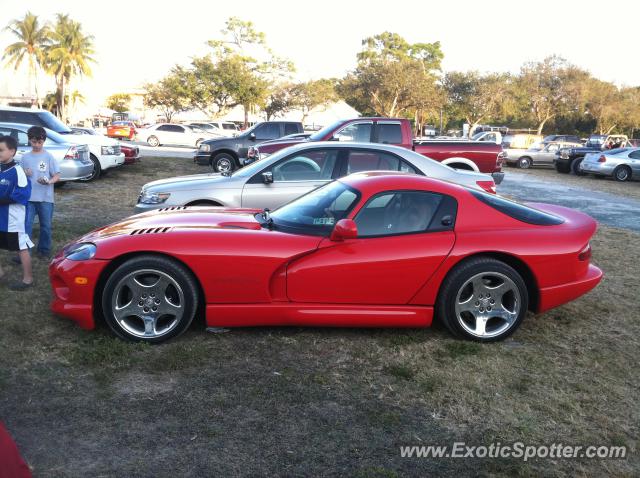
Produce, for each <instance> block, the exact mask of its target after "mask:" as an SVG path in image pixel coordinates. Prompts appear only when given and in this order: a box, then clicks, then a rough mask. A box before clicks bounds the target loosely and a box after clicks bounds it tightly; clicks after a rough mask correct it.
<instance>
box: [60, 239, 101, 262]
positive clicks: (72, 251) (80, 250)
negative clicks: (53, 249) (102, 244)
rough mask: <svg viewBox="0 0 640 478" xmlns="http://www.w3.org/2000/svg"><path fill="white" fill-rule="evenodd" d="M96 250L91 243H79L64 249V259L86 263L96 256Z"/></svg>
mask: <svg viewBox="0 0 640 478" xmlns="http://www.w3.org/2000/svg"><path fill="white" fill-rule="evenodd" d="M97 249H98V248H97V247H96V245H95V244H93V243H91V242H80V243H78V244H72V245H70V246H68V247H66V248H65V250H64V257H65V259H69V260H72V261H88V260H89V259H91V258H93V256H95V255H96V250H97Z"/></svg>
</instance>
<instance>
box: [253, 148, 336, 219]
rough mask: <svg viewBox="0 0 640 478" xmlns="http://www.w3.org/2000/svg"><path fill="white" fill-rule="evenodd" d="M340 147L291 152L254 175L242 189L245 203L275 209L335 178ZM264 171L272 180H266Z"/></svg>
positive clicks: (255, 206)
mask: <svg viewBox="0 0 640 478" xmlns="http://www.w3.org/2000/svg"><path fill="white" fill-rule="evenodd" d="M341 154H344V153H343V152H342V150H341V149H339V148H317V149H309V150H302V151H298V152H296V153H293V154H290V155H288V156H286V157H285V158H283V159H282V160H280V161H278V162H277V163H274V164H271V165H269V166H267V167H265V168H264V169H262V170H261V171H260V172H259V173H257V174H255V175H253V176H252V177H251V178H250V179H249V180H248V181H247V182H246V183H245V185H244V187H243V189H242V207H250V208H260V209H262V208H265V207H267V208H269V209H275V208H277V207H279V206H281V205H283V204H286V203H288V202H289V201H292V200H293V199H295V198H297V197H300V196H302V195H303V194H306V193H308V192H309V191H311V190H312V189H315V188H317V187H319V186H322V185H324V184H326V183H328V182H329V181H331V180H332V179H333V178H334V171H335V170H336V165H337V164H338V158H339V156H340V155H341ZM265 174H266V175H267V176H268V175H270V177H271V179H272V182H265Z"/></svg>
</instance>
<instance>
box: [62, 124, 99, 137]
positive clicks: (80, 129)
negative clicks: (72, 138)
mask: <svg viewBox="0 0 640 478" xmlns="http://www.w3.org/2000/svg"><path fill="white" fill-rule="evenodd" d="M69 129H70V130H71V133H73V134H75V135H83V134H87V135H91V136H102V135H101V134H100V133H98V132H97V131H96V130H95V129H93V128H86V127H84V126H69Z"/></svg>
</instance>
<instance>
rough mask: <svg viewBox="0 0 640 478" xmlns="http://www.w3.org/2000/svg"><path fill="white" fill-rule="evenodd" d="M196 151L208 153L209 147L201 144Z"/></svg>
mask: <svg viewBox="0 0 640 478" xmlns="http://www.w3.org/2000/svg"><path fill="white" fill-rule="evenodd" d="M198 151H202V152H203V153H210V152H211V145H209V144H204V143H202V144H201V145H200V147H199V148H198Z"/></svg>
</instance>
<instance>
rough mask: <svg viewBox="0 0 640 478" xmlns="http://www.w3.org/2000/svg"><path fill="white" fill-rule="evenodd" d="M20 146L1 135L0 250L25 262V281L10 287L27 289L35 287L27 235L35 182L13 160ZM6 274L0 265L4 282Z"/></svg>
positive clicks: (23, 279) (23, 265)
mask: <svg viewBox="0 0 640 478" xmlns="http://www.w3.org/2000/svg"><path fill="white" fill-rule="evenodd" d="M17 149H18V144H17V142H16V140H15V139H14V138H12V137H11V136H0V249H7V250H9V251H18V253H19V255H20V262H21V263H22V281H20V282H16V283H13V284H11V285H10V286H9V288H10V289H11V290H25V289H28V288H29V287H31V286H32V285H33V273H32V271H31V255H30V254H29V248H30V247H33V243H32V242H31V239H29V236H28V235H27V234H26V233H25V230H24V226H25V209H26V205H27V202H28V201H29V196H30V195H31V183H30V182H29V179H28V178H27V176H26V174H25V173H24V171H23V170H22V168H21V167H20V166H19V165H17V164H16V162H15V161H14V159H13V157H14V156H15V154H16V150H17ZM4 276H5V272H4V271H3V270H2V267H1V266H0V280H2V279H4Z"/></svg>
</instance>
